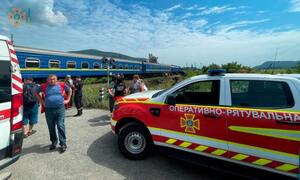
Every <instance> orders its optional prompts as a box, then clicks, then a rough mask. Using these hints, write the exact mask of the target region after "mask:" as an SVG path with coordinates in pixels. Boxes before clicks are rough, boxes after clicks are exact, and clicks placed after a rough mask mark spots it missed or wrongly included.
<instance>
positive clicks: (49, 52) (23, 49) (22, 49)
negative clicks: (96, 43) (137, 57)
mask: <svg viewBox="0 0 300 180" xmlns="http://www.w3.org/2000/svg"><path fill="white" fill-rule="evenodd" d="M0 38H1V37H0ZM15 49H16V51H17V52H18V51H19V52H29V53H38V54H46V55H57V56H67V57H77V58H87V59H96V60H102V58H103V56H93V55H87V54H80V53H73V52H72V53H71V52H63V51H55V50H46V49H38V48H31V47H24V46H15ZM113 59H115V60H116V61H120V62H131V63H138V64H142V62H139V61H134V60H132V61H131V60H124V59H119V58H113Z"/></svg>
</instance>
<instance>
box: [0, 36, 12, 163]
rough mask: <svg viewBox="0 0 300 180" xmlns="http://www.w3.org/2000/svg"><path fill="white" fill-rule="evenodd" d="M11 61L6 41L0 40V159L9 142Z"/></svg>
mask: <svg viewBox="0 0 300 180" xmlns="http://www.w3.org/2000/svg"><path fill="white" fill-rule="evenodd" d="M10 69H11V62H10V57H9V50H8V46H7V44H6V41H2V40H0V160H1V159H3V158H5V156H6V153H7V148H8V147H9V144H10V129H11V127H10V126H11V124H10V118H11V117H10V116H11V71H10Z"/></svg>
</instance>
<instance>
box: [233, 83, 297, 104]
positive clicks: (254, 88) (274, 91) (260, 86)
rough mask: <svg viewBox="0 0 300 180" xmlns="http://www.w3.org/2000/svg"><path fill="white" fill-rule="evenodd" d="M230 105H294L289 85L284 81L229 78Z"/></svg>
mask: <svg viewBox="0 0 300 180" xmlns="http://www.w3.org/2000/svg"><path fill="white" fill-rule="evenodd" d="M230 86H231V104H232V106H242V107H254V108H273V109H278V108H280V109H282V108H290V107H293V106H294V99H293V95H292V93H291V90H290V87H289V85H288V84H287V83H285V82H279V81H263V80H231V81H230Z"/></svg>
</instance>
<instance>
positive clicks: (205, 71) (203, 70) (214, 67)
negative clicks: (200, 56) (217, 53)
mask: <svg viewBox="0 0 300 180" xmlns="http://www.w3.org/2000/svg"><path fill="white" fill-rule="evenodd" d="M210 69H221V67H220V66H219V65H217V64H215V63H212V64H210V65H208V66H203V67H202V68H201V72H202V73H203V74H207V72H208V70H210Z"/></svg>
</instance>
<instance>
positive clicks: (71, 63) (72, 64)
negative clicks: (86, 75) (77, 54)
mask: <svg viewBox="0 0 300 180" xmlns="http://www.w3.org/2000/svg"><path fill="white" fill-rule="evenodd" d="M67 68H76V62H75V61H68V62H67Z"/></svg>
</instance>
